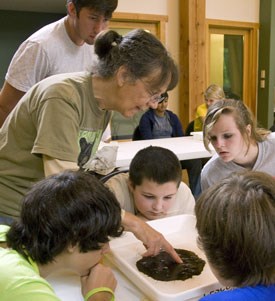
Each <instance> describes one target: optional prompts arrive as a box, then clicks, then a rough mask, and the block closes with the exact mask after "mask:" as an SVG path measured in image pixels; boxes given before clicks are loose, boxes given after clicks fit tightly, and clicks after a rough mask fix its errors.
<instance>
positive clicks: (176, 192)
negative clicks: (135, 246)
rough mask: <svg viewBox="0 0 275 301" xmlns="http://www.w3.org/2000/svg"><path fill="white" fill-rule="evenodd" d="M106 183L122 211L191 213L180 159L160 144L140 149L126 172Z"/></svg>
mask: <svg viewBox="0 0 275 301" xmlns="http://www.w3.org/2000/svg"><path fill="white" fill-rule="evenodd" d="M106 185H107V186H108V187H109V188H110V189H111V190H112V191H113V192H114V194H115V195H116V197H117V199H118V201H119V202H120V205H121V207H122V208H123V209H124V210H125V211H127V212H131V213H133V214H135V215H137V216H138V217H140V218H143V219H145V220H154V219H158V218H163V217H167V216H171V215H177V214H194V205H195V200H194V197H193V195H192V193H191V190H190V189H189V188H188V186H187V185H186V184H185V183H183V182H182V169H181V165H180V162H179V160H178V158H177V156H176V155H175V154H174V153H173V152H172V151H170V150H169V149H166V148H163V147H158V146H149V147H146V148H144V149H142V150H140V151H139V152H138V153H137V154H136V155H135V157H134V158H133V159H132V161H131V164H130V169H129V173H120V174H118V175H115V176H113V177H112V178H110V179H109V180H108V181H107V182H106Z"/></svg>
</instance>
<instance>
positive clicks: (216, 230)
mask: <svg viewBox="0 0 275 301" xmlns="http://www.w3.org/2000/svg"><path fill="white" fill-rule="evenodd" d="M195 213H196V217H197V225H196V226H197V230H198V234H199V238H198V242H199V245H200V246H201V247H202V249H203V250H204V251H205V254H206V256H207V258H208V261H209V263H210V264H211V265H212V266H213V267H214V268H215V270H216V271H217V273H218V274H219V275H220V276H221V277H222V278H223V279H226V280H231V281H233V284H234V286H247V285H250V286H253V285H258V284H263V285H269V284H274V283H275V256H274V254H275V239H274V233H275V180H274V178H272V177H271V176H270V175H268V174H266V173H263V172H256V171H246V172H242V173H235V174H232V175H231V176H230V177H228V178H226V179H224V180H222V181H221V182H219V183H218V184H216V185H215V186H213V187H210V188H209V189H207V190H206V191H205V192H203V193H202V194H201V196H200V197H199V199H198V200H197V202H196V205H195Z"/></svg>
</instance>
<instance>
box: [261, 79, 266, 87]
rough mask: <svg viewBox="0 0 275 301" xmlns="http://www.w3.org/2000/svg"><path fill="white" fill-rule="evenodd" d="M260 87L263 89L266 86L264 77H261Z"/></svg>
mask: <svg viewBox="0 0 275 301" xmlns="http://www.w3.org/2000/svg"><path fill="white" fill-rule="evenodd" d="M260 87H261V88H262V89H264V88H265V80H264V79H261V81H260Z"/></svg>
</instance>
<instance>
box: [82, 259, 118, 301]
mask: <svg viewBox="0 0 275 301" xmlns="http://www.w3.org/2000/svg"><path fill="white" fill-rule="evenodd" d="M116 285H117V281H116V279H115V276H114V274H113V272H112V270H111V268H110V267H106V266H104V265H102V264H100V263H99V264H97V265H96V266H94V267H93V268H92V269H91V272H90V274H89V275H88V276H85V277H81V290H82V294H83V297H84V298H85V296H89V295H91V296H90V297H88V298H87V301H110V300H112V297H113V292H114V290H115V288H116ZM105 288H107V289H110V291H107V290H106V289H105ZM104 289H105V290H104ZM89 292H90V293H91V294H89Z"/></svg>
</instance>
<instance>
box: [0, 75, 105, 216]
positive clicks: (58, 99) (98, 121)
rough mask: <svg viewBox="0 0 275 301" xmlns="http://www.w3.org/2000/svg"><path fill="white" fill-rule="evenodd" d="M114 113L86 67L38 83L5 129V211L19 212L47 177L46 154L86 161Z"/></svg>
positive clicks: (0, 203) (1, 163)
mask: <svg viewBox="0 0 275 301" xmlns="http://www.w3.org/2000/svg"><path fill="white" fill-rule="evenodd" d="M110 117H111V112H109V111H105V110H102V109H100V108H99V107H98V104H97V102H96V100H95V98H94V94H93V88H92V79H91V75H90V74H88V73H86V72H76V73H66V74H58V75H54V76H51V77H48V78H46V79H44V80H42V81H41V82H39V83H37V84H36V85H35V86H33V87H32V88H31V89H30V90H29V91H28V92H27V93H26V94H25V95H24V96H23V97H22V99H21V100H20V101H19V103H18V104H17V106H16V107H15V109H14V110H13V111H12V113H11V114H10V115H9V116H8V118H7V120H6V122H5V123H4V125H3V126H2V128H1V129H0V191H1V193H0V215H3V216H10V217H18V216H19V212H20V204H21V199H22V197H23V196H24V195H25V194H26V192H27V191H28V190H29V188H30V187H31V186H32V185H33V184H34V183H35V182H37V181H38V180H41V179H42V178H44V168H43V160H42V155H47V156H50V157H52V158H55V159H59V160H65V161H70V162H78V163H79V165H80V166H81V165H83V164H84V163H85V162H86V161H87V160H88V159H89V157H90V155H91V154H94V153H95V151H96V150H97V148H98V145H99V142H100V139H101V136H102V133H103V131H104V130H105V128H106V127H107V124H108V122H109V120H110Z"/></svg>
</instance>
